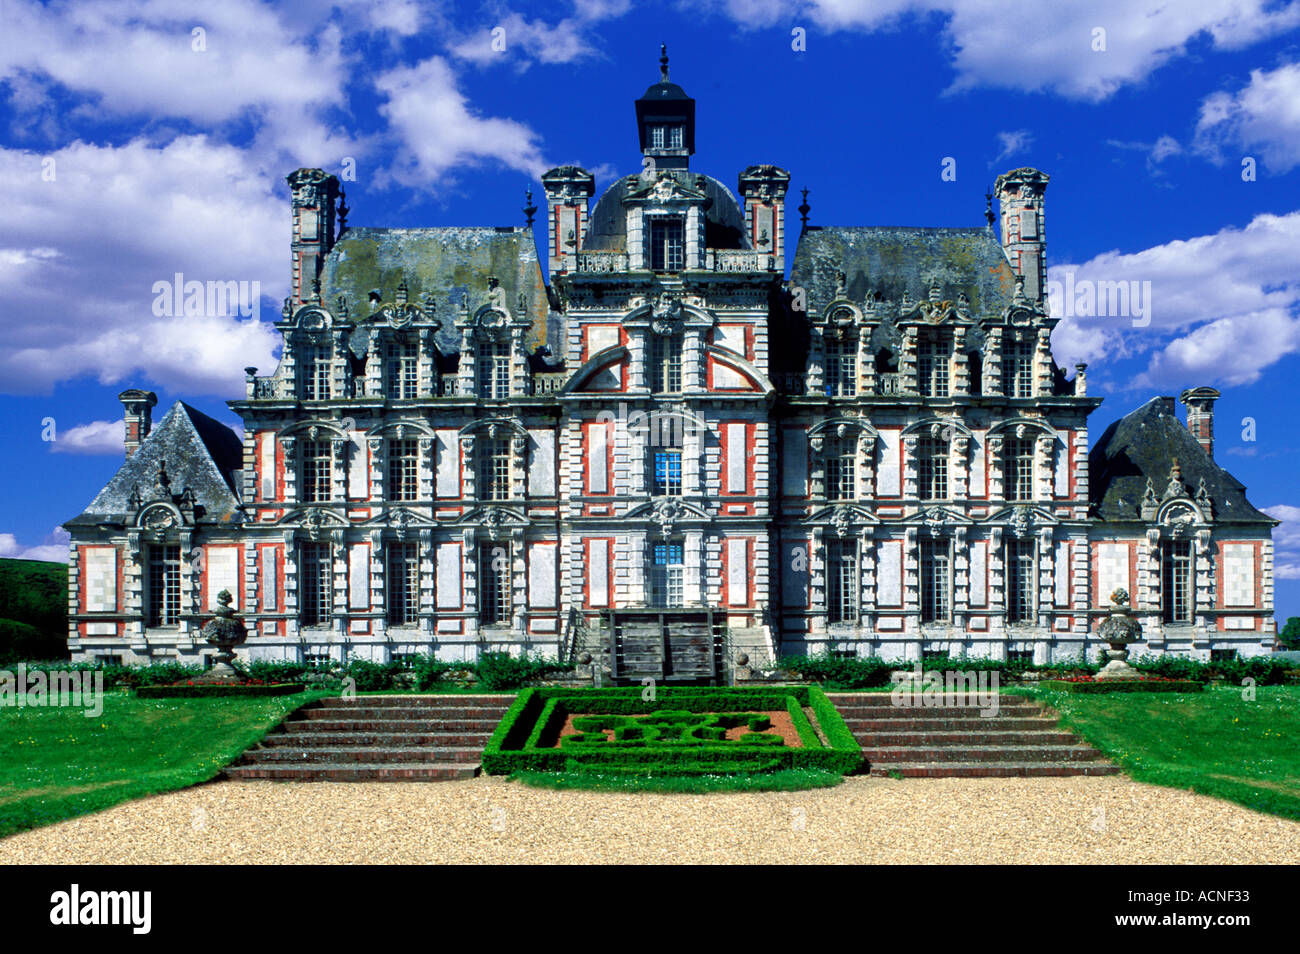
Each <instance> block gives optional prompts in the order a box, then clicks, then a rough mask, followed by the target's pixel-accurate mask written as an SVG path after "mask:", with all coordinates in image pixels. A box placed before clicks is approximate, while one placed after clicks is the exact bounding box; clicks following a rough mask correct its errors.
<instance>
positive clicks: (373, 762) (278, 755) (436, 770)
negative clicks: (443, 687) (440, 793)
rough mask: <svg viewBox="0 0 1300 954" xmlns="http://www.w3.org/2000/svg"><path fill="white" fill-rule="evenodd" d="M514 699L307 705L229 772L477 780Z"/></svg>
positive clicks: (355, 700)
mask: <svg viewBox="0 0 1300 954" xmlns="http://www.w3.org/2000/svg"><path fill="white" fill-rule="evenodd" d="M513 701H514V696H510V695H473V696H471V695H454V694H447V695H430V696H414V695H410V696H408V695H401V696H355V697H352V698H348V699H344V698H328V699H321V700H320V701H319V702H315V703H312V704H310V705H308V706H304V707H303V708H301V709H299V710H298V711H297V712H295V713H293V715H292V716H290V718H288V719H286V720H285V721H284V722H282V723H281V724H280V725H278V726H277V727H276V728H275V729H273V730H272V731H271V733H270V734H269V735H267V736H266V738H264V739H263V740H262V741H261V742H260V743H259V744H258V745H256V746H254V747H253V748H251V749H249V750H248V751H247V752H245V753H244V754H243V755H242V756H240V757H239V759H238V760H236V761H235V763H234V764H232V765H230V766H228V767H227V768H226V770H225V777H226V778H230V779H279V780H282V781H295V782H318V781H335V782H398V781H400V782H440V781H447V780H450V779H458V778H473V777H474V776H475V775H477V774H478V771H479V759H480V758H481V757H482V755H483V747H484V746H485V745H487V740H488V738H489V737H490V736H491V735H492V732H493V730H494V729H495V728H496V727H497V723H498V722H500V721H501V717H502V716H503V715H504V714H505V711H506V709H507V708H509V706H510V704H511V702H513Z"/></svg>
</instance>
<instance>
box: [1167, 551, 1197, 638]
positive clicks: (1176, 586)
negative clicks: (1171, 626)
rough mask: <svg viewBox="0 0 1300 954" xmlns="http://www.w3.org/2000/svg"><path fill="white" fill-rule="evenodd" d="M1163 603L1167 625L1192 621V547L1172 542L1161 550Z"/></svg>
mask: <svg viewBox="0 0 1300 954" xmlns="http://www.w3.org/2000/svg"><path fill="white" fill-rule="evenodd" d="M1161 550H1162V552H1161V557H1162V559H1161V561H1160V563H1161V567H1160V569H1161V582H1162V584H1163V585H1162V587H1161V602H1162V603H1163V604H1164V617H1165V622H1166V623H1190V622H1191V621H1192V545H1191V543H1190V542H1189V541H1187V540H1171V541H1169V542H1168V543H1166V544H1164V546H1163V547H1162V548H1161Z"/></svg>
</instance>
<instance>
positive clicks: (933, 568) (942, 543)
mask: <svg viewBox="0 0 1300 954" xmlns="http://www.w3.org/2000/svg"><path fill="white" fill-rule="evenodd" d="M950 562H951V557H950V556H949V555H948V542H947V541H946V540H925V541H923V542H922V543H921V622H923V623H939V622H947V621H948V620H949V619H950V618H951V614H952V600H951V598H950V593H951V591H950V589H949V587H950V586H951V582H950V580H951V574H950V573H949V569H950Z"/></svg>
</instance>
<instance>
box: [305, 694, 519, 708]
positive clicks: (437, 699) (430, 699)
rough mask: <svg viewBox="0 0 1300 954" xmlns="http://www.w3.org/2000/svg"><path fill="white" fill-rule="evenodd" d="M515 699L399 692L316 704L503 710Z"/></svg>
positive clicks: (328, 699) (344, 706) (337, 698)
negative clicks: (483, 707)
mask: <svg viewBox="0 0 1300 954" xmlns="http://www.w3.org/2000/svg"><path fill="white" fill-rule="evenodd" d="M514 701H515V697H514V696H513V695H473V696H471V695H462V694H461V693H445V694H442V695H427V696H422V695H411V694H405V693H403V694H400V695H391V696H351V697H348V698H344V697H343V696H326V697H325V698H323V699H321V700H319V701H318V702H316V703H315V705H316V706H318V707H320V708H324V709H349V708H356V709H377V708H380V709H382V708H412V707H419V708H429V709H463V708H473V707H475V706H486V707H488V708H499V709H500V710H501V711H502V712H504V711H505V710H506V709H508V708H510V704H511V703H512V702H514Z"/></svg>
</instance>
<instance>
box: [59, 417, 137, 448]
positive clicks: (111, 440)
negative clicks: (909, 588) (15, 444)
mask: <svg viewBox="0 0 1300 954" xmlns="http://www.w3.org/2000/svg"><path fill="white" fill-rule="evenodd" d="M125 439H126V424H125V423H124V422H123V420H122V419H121V418H118V419H117V420H115V421H91V422H90V423H89V424H78V425H77V426H76V427H70V428H68V429H67V430H66V431H58V430H56V431H55V435H54V440H53V441H52V442H51V444H50V451H51V453H54V454H121V453H123V442H124V441H125Z"/></svg>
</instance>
